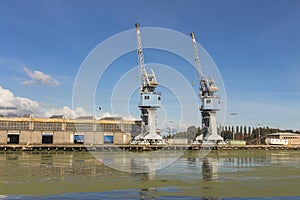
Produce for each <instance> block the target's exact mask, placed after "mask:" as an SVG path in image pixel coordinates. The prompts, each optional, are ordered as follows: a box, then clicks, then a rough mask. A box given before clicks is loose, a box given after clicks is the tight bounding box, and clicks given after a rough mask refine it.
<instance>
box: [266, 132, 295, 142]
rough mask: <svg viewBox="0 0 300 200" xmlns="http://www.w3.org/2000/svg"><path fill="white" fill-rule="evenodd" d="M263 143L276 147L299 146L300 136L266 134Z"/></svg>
mask: <svg viewBox="0 0 300 200" xmlns="http://www.w3.org/2000/svg"><path fill="white" fill-rule="evenodd" d="M265 143H266V144H278V145H289V144H290V145H296V144H297V145H298V144H300V134H296V133H280V132H279V133H272V134H268V135H267V137H266V139H265Z"/></svg>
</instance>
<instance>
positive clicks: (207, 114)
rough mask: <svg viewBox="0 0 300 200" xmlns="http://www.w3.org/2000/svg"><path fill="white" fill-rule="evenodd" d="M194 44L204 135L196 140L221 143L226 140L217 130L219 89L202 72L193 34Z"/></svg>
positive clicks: (192, 34) (212, 80)
mask: <svg viewBox="0 0 300 200" xmlns="http://www.w3.org/2000/svg"><path fill="white" fill-rule="evenodd" d="M191 37H192V43H193V48H194V60H195V65H196V68H197V72H198V82H199V97H200V100H201V103H202V105H201V107H200V111H201V115H202V123H201V125H202V135H200V136H198V137H197V138H196V140H197V141H198V140H202V142H203V143H206V142H208V143H210V142H216V143H217V142H220V141H223V140H224V139H223V138H222V137H221V136H220V135H219V134H218V129H217V119H216V114H217V111H219V110H220V102H221V101H220V98H219V97H218V96H216V94H215V93H216V92H218V90H219V88H218V87H217V85H216V83H215V81H214V79H213V78H212V77H209V79H207V78H206V76H205V75H204V73H203V71H202V67H201V64H200V57H199V54H198V47H197V42H196V39H195V34H194V33H193V32H192V33H191Z"/></svg>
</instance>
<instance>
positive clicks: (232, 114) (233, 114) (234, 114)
mask: <svg viewBox="0 0 300 200" xmlns="http://www.w3.org/2000/svg"><path fill="white" fill-rule="evenodd" d="M230 115H231V116H232V124H233V129H232V140H234V130H235V127H234V116H236V115H237V113H230Z"/></svg>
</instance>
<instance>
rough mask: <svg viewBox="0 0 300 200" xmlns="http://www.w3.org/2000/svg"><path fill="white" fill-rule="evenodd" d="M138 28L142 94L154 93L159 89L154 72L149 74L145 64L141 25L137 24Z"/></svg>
mask: <svg viewBox="0 0 300 200" xmlns="http://www.w3.org/2000/svg"><path fill="white" fill-rule="evenodd" d="M135 28H136V42H137V54H138V59H139V71H140V74H141V91H140V92H141V93H142V92H154V89H155V88H156V87H157V85H158V84H157V81H156V77H155V74H154V72H153V70H151V73H150V74H148V73H147V70H146V67H145V63H144V53H143V46H142V39H141V30H140V24H139V23H135Z"/></svg>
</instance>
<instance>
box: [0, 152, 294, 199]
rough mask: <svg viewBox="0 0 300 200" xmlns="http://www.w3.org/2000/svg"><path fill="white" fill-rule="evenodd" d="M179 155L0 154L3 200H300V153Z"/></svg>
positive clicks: (147, 153)
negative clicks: (160, 162)
mask: <svg viewBox="0 0 300 200" xmlns="http://www.w3.org/2000/svg"><path fill="white" fill-rule="evenodd" d="M177 153H178V152H177ZM177 153H176V152H175V153H172V152H164V151H161V152H159V154H156V155H155V157H159V158H163V163H167V164H168V166H166V167H164V165H161V164H159V165H157V163H158V162H159V161H158V160H156V159H155V158H153V155H151V152H137V153H129V152H125V153H124V152H118V153H114V152H105V153H104V154H103V153H101V157H97V156H95V155H94V154H90V153H89V152H0V199H120V198H122V199H246V200H249V199H286V200H294V199H300V151H292V150H289V151H284V150H274V151H271V150H269V151H266V150H228V151H226V150H222V151H211V152H209V153H208V154H207V155H205V156H203V154H201V152H200V151H186V152H185V153H183V154H182V152H179V153H180V154H177ZM125 154H126V156H125ZM128 154H130V156H127V155H128ZM181 154H182V155H181ZM178 155H181V156H180V157H179V158H178V159H177V158H176V159H174V158H175V157H176V156H178ZM139 156H141V157H142V158H147V160H146V162H144V161H145V160H143V159H141V158H139ZM95 157H97V159H96V158H95ZM149 157H150V158H151V162H149V159H148V158H149ZM137 159H138V160H137ZM160 161H161V160H160ZM141 162H144V163H145V164H141ZM109 166H110V167H109ZM137 166H138V167H137ZM141 168H142V169H148V170H145V171H143V170H140V169H141Z"/></svg>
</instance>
